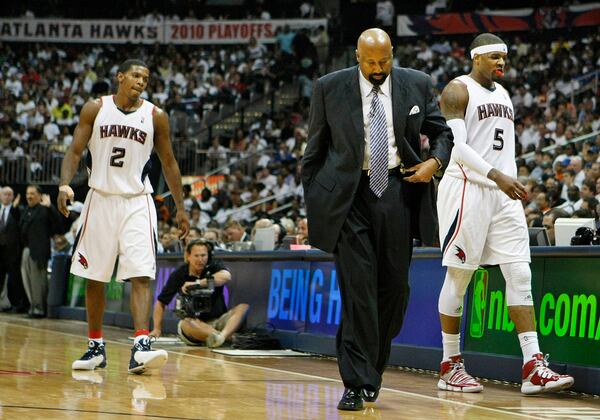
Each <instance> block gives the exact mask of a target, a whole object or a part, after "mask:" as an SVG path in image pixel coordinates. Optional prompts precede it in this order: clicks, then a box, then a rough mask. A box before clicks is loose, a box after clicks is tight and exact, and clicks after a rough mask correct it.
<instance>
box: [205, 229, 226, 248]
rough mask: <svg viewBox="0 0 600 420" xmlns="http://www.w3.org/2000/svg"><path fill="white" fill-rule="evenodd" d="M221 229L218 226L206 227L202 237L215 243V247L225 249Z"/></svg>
mask: <svg viewBox="0 0 600 420" xmlns="http://www.w3.org/2000/svg"><path fill="white" fill-rule="evenodd" d="M221 236H222V235H221V230H220V229H217V228H206V229H205V230H204V234H203V235H202V238H204V239H205V240H207V241H209V242H210V243H212V244H214V246H215V249H223V248H224V245H223V241H222V239H221Z"/></svg>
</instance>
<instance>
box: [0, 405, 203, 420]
mask: <svg viewBox="0 0 600 420" xmlns="http://www.w3.org/2000/svg"><path fill="white" fill-rule="evenodd" d="M0 407H2V408H13V409H16V410H49V411H67V412H75V413H90V414H108V415H111V416H129V417H133V416H136V417H138V416H141V417H145V418H150V419H152V418H157V419H182V420H201V419H202V418H203V417H180V416H177V417H171V416H161V415H159V414H143V413H124V412H123V413H121V412H117V411H94V410H81V409H76V408H56V407H33V406H28V405H3V404H0Z"/></svg>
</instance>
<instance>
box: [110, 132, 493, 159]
mask: <svg viewBox="0 0 600 420" xmlns="http://www.w3.org/2000/svg"><path fill="white" fill-rule="evenodd" d="M503 135H504V130H503V129H501V128H496V131H494V146H493V147H494V150H502V149H503V148H504V139H503V138H502V136H503ZM115 149H116V147H115ZM115 149H113V152H114V150H115ZM123 153H125V151H124V150H123ZM122 164H123V163H121V165H122Z"/></svg>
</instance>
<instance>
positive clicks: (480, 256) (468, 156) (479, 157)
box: [437, 34, 574, 394]
mask: <svg viewBox="0 0 600 420" xmlns="http://www.w3.org/2000/svg"><path fill="white" fill-rule="evenodd" d="M470 51H471V59H472V60H473V67H472V70H471V72H470V73H469V74H468V75H465V76H460V77H457V78H456V79H454V80H453V81H451V82H450V83H449V84H448V86H446V88H445V89H444V91H443V92H442V97H441V110H442V113H443V114H444V117H446V120H447V124H448V126H449V127H450V128H451V129H452V133H453V134H454V148H453V149H452V155H451V160H450V164H449V165H448V168H447V170H446V172H445V175H444V178H443V179H442V181H441V182H440V185H439V189H438V201H437V207H438V215H439V218H440V244H441V246H442V255H443V257H442V258H443V259H442V263H443V265H444V266H446V267H448V270H447V272H446V278H445V279H444V285H443V287H442V290H441V292H440V298H439V303H438V308H439V312H440V321H441V325H442V345H443V350H444V354H443V360H442V363H441V366H440V379H439V381H438V387H439V388H440V389H443V390H447V391H458V392H480V391H481V390H482V389H483V386H482V385H481V384H480V383H479V382H478V381H477V380H476V379H475V378H473V377H472V376H471V375H469V374H468V373H467V371H466V370H465V368H464V362H463V360H462V357H461V354H460V333H459V328H460V320H461V316H462V311H463V298H464V295H465V292H466V290H467V286H468V284H469V282H470V280H471V277H472V275H473V272H474V271H475V270H476V269H477V267H478V266H479V265H486V264H495V265H500V269H501V271H502V275H503V276H504V279H505V281H506V303H507V305H508V312H509V315H510V318H511V319H512V321H513V322H514V323H515V327H516V330H517V333H518V335H519V341H520V344H521V350H522V352H523V370H522V378H523V383H522V386H521V391H522V392H523V393H524V394H539V393H543V392H551V391H558V390H561V389H564V388H568V387H570V386H571V385H572V384H573V382H574V381H573V378H572V377H571V376H568V375H559V374H557V373H555V372H553V371H552V370H550V369H549V368H548V363H547V361H546V358H545V357H544V356H543V354H542V353H541V352H540V349H539V344H538V339H537V333H536V329H535V318H534V312H533V297H532V292H531V271H530V268H529V262H530V256H529V237H528V233H527V224H526V222H525V216H524V212H523V208H522V205H521V201H520V200H521V199H523V198H524V197H525V194H526V192H525V188H524V187H523V185H522V184H521V183H520V182H518V181H517V180H516V179H515V177H516V175H517V168H516V164H515V136H514V114H513V107H512V103H511V101H510V98H509V96H508V93H507V91H506V90H505V89H504V88H503V87H502V86H501V85H500V84H498V83H496V82H495V81H494V79H496V78H499V77H501V76H502V75H503V73H504V65H505V61H506V55H507V46H506V44H504V42H503V41H502V40H501V39H500V38H498V37H497V36H495V35H493V34H481V35H479V36H477V37H476V38H475V40H474V41H473V43H472V44H471V48H470Z"/></svg>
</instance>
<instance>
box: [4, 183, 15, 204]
mask: <svg viewBox="0 0 600 420" xmlns="http://www.w3.org/2000/svg"><path fill="white" fill-rule="evenodd" d="M14 198H15V194H14V192H13V189H12V188H10V187H4V188H2V189H0V202H1V203H2V205H4V206H8V205H9V204H10V203H12V201H13V199H14Z"/></svg>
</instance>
